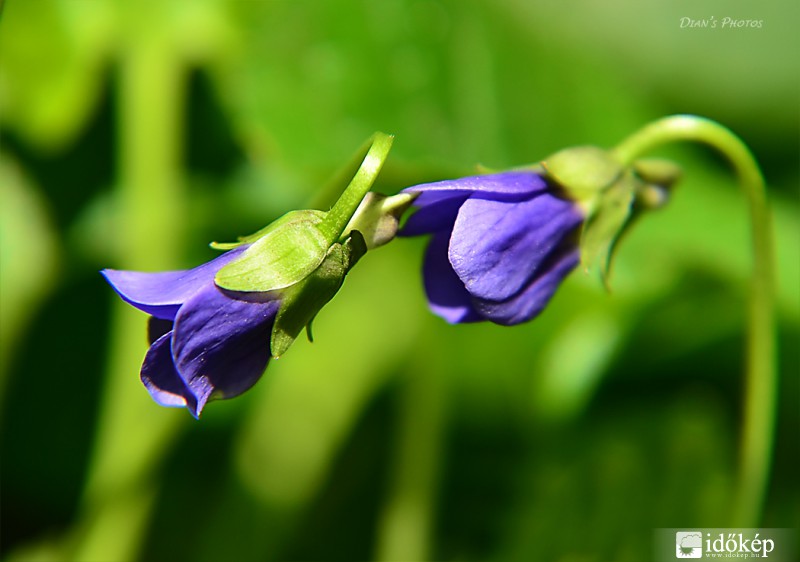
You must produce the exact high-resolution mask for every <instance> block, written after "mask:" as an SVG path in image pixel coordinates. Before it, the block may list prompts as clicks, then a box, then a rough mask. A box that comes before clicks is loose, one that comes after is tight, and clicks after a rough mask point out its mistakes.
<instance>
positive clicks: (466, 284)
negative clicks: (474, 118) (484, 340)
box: [400, 170, 584, 325]
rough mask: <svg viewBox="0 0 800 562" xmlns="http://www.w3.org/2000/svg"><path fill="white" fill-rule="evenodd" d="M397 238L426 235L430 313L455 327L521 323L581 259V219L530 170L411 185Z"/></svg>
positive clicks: (573, 206)
mask: <svg viewBox="0 0 800 562" xmlns="http://www.w3.org/2000/svg"><path fill="white" fill-rule="evenodd" d="M404 192H405V193H411V194H417V198H416V199H415V201H414V206H415V207H417V211H416V212H415V213H414V214H413V215H412V216H411V217H410V218H409V219H408V221H407V222H406V224H405V226H404V227H403V229H402V231H401V233H400V234H401V235H403V236H415V235H420V234H432V235H433V236H432V238H431V241H430V244H429V246H428V250H427V254H426V256H425V262H424V266H423V274H424V283H425V292H426V293H427V297H428V301H429V304H430V308H431V310H432V311H433V312H434V313H435V314H437V315H439V316H441V317H442V318H444V319H445V320H446V321H448V322H450V323H452V324H457V323H462V322H478V321H482V320H489V321H491V322H495V323H497V324H503V325H513V324H519V323H521V322H526V321H528V320H530V319H531V318H533V317H534V316H536V315H537V314H539V313H540V312H541V311H542V309H543V308H544V307H545V306H546V305H547V303H548V301H549V300H550V298H551V297H552V296H553V294H554V293H555V291H556V289H557V288H558V286H559V284H560V283H561V281H562V280H563V279H564V277H565V276H566V275H567V274H568V273H569V272H570V271H572V269H574V268H575V266H576V265H577V264H578V262H579V260H580V252H579V250H578V245H577V243H578V230H579V226H580V225H581V224H582V223H583V220H584V213H583V211H582V209H581V208H580V207H579V206H578V205H577V204H576V203H575V202H574V201H572V200H569V199H567V198H566V196H565V195H563V194H562V193H561V192H560V191H559V190H558V189H557V188H556V187H554V185H552V184H551V183H550V182H549V181H548V180H546V179H545V178H544V177H543V176H542V175H541V174H540V173H538V172H537V171H534V170H528V171H514V172H502V173H495V174H487V175H481V176H473V177H467V178H461V179H456V180H448V181H440V182H435V183H428V184H422V185H417V186H413V187H410V188H407V189H406V190H404Z"/></svg>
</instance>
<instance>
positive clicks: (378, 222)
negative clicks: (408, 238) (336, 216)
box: [344, 191, 418, 250]
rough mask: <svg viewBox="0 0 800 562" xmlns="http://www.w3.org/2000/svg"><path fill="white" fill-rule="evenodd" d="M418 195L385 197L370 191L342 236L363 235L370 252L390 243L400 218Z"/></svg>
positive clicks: (405, 194) (404, 194) (406, 194)
mask: <svg viewBox="0 0 800 562" xmlns="http://www.w3.org/2000/svg"><path fill="white" fill-rule="evenodd" d="M417 196H418V194H416V193H414V194H412V193H398V194H397V195H392V196H387V195H381V194H380V193H375V192H374V191H370V192H369V193H367V194H366V195H365V196H364V199H363V200H362V201H361V204H360V205H359V206H358V209H356V213H355V214H354V215H353V217H352V218H351V219H350V222H349V223H347V226H346V227H345V229H344V236H345V237H347V236H349V235H350V232H352V231H354V230H357V231H358V232H359V233H361V235H363V237H364V240H365V242H366V244H367V248H368V249H370V250H372V249H373V248H377V247H379V246H383V245H384V244H386V243H388V242H390V241H391V240H392V239H394V237H395V235H396V234H397V227H398V224H399V222H400V217H401V216H402V215H403V213H404V212H406V210H407V209H408V208H409V207H410V206H411V204H412V203H413V202H414V199H416V198H417Z"/></svg>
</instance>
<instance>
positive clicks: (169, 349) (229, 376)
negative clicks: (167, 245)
mask: <svg viewBox="0 0 800 562" xmlns="http://www.w3.org/2000/svg"><path fill="white" fill-rule="evenodd" d="M246 248H247V246H240V247H238V248H236V249H234V250H231V251H229V252H226V253H225V254H222V255H221V256H219V257H217V258H215V259H213V260H211V261H210V262H208V263H205V264H203V265H201V266H199V267H196V268H194V269H190V270H184V271H167V272H159V273H142V272H137V271H118V270H113V269H104V270H103V271H102V272H101V273H102V274H103V276H104V277H105V278H106V280H107V281H108V282H109V283H110V284H111V286H112V287H113V288H114V290H115V291H116V292H117V293H118V294H119V296H120V297H122V299H123V300H125V301H126V302H128V303H130V304H131V305H133V306H135V307H136V308H138V309H140V310H142V311H144V312H147V313H148V314H150V315H151V318H150V343H151V345H150V349H149V350H148V351H147V355H146V356H145V358H144V363H143V364H142V369H141V379H142V382H143V383H144V385H145V387H146V388H147V390H148V391H149V392H150V395H151V396H152V397H153V399H154V400H155V401H156V402H158V403H159V404H161V405H162V406H177V407H186V408H187V409H188V410H189V411H190V412H191V413H192V415H193V416H195V417H199V416H200V413H201V412H202V410H203V408H204V406H205V405H206V402H208V400H209V399H212V398H231V397H233V396H237V395H239V394H241V393H242V392H244V391H246V390H247V389H249V388H250V387H251V386H253V385H254V384H255V383H256V381H258V379H259V378H260V377H261V375H262V374H263V372H264V369H265V368H266V366H267V362H268V361H269V358H270V349H269V341H270V332H271V331H272V326H273V323H274V322H275V316H276V314H277V313H278V309H279V306H280V302H279V301H278V300H267V301H265V302H254V301H249V300H240V299H239V298H235V296H236V293H232V292H228V291H224V290H223V289H220V288H218V287H217V286H216V285H215V283H214V276H215V275H216V273H217V271H219V270H220V269H221V268H222V267H224V266H225V265H227V264H228V263H230V262H231V261H233V260H234V259H235V258H236V257H238V256H239V255H240V254H241V253H242V252H243V251H244V250H245V249H246ZM240 296H243V295H240Z"/></svg>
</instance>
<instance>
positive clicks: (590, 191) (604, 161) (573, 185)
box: [542, 146, 622, 201]
mask: <svg viewBox="0 0 800 562" xmlns="http://www.w3.org/2000/svg"><path fill="white" fill-rule="evenodd" d="M542 166H543V167H544V169H545V171H546V172H547V174H548V176H550V178H551V179H553V180H555V181H556V182H557V183H558V184H559V185H560V186H561V187H563V188H564V190H565V191H566V192H567V193H568V194H569V195H570V196H571V197H572V198H573V199H575V200H576V201H591V200H594V198H595V197H596V196H597V194H598V193H599V192H601V191H603V190H604V189H606V188H607V187H608V186H610V185H611V184H612V183H614V182H615V181H616V180H617V178H619V176H620V175H621V174H622V166H621V165H620V163H619V162H617V161H616V159H614V157H613V156H611V154H610V153H609V152H608V151H606V150H603V149H601V148H597V147H596V146H576V147H572V148H567V149H564V150H561V151H559V152H556V153H555V154H553V155H552V156H550V157H549V158H547V159H545V160H544V161H543V162H542Z"/></svg>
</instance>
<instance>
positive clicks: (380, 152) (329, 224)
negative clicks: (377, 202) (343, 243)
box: [319, 133, 394, 244]
mask: <svg viewBox="0 0 800 562" xmlns="http://www.w3.org/2000/svg"><path fill="white" fill-rule="evenodd" d="M393 140H394V137H393V136H391V135H387V134H384V133H375V134H374V135H372V137H370V139H369V140H368V141H367V143H366V144H365V146H364V147H363V148H362V149H361V150H360V151H359V152H358V154H359V155H361V154H363V153H364V151H365V150H366V155H365V156H364V158H363V160H362V161H361V165H360V167H359V168H358V171H356V173H355V175H354V176H353V179H352V180H350V183H349V184H348V185H347V187H346V188H345V190H344V192H343V193H342V194H341V196H339V199H338V200H337V201H336V203H334V205H333V208H332V209H331V210H330V211H329V212H328V214H327V216H326V217H325V220H324V221H322V223H320V225H319V228H320V230H322V232H323V234H324V235H325V238H326V239H327V240H328V241H329V242H330V243H331V244H333V243H334V242H336V241H337V240H338V239H339V237H340V236H341V235H342V233H344V230H345V227H346V226H347V224H348V223H349V222H350V218H351V217H352V216H353V215H354V214H355V212H356V209H357V208H358V206H359V205H360V204H361V200H362V199H364V196H365V195H366V194H367V192H368V191H369V190H370V188H371V187H372V184H373V183H375V179H376V178H377V177H378V173H380V171H381V168H382V167H383V163H384V162H386V158H387V157H388V156H389V150H390V149H391V148H392V141H393Z"/></svg>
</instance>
